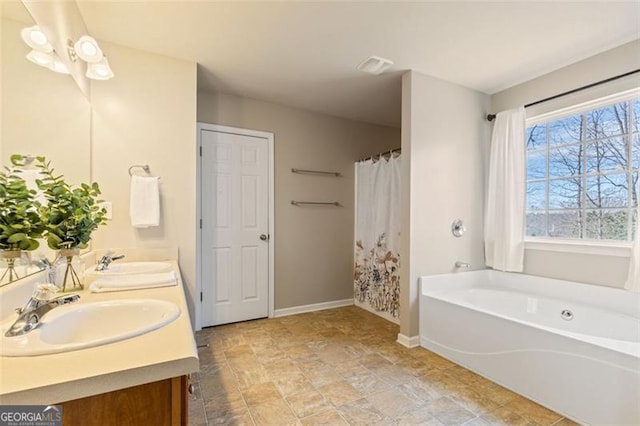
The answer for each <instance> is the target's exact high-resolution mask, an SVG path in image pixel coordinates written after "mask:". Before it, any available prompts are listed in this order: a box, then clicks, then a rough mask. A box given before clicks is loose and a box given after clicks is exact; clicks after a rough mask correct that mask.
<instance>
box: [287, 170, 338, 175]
mask: <svg viewBox="0 0 640 426" xmlns="http://www.w3.org/2000/svg"><path fill="white" fill-rule="evenodd" d="M291 173H300V174H311V175H331V176H335V177H340V176H342V175H341V174H340V172H323V171H322V170H305V169H291Z"/></svg>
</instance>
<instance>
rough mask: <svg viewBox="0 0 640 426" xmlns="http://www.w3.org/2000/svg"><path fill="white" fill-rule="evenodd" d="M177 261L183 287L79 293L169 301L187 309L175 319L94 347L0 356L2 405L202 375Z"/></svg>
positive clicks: (86, 298)
mask: <svg viewBox="0 0 640 426" xmlns="http://www.w3.org/2000/svg"><path fill="white" fill-rule="evenodd" d="M172 263H173V266H174V269H175V271H176V275H177V277H178V285H177V286H172V287H161V288H152V289H145V290H132V291H119V292H111V293H90V292H89V291H88V290H83V291H80V292H78V293H79V294H80V301H78V302H77V303H89V302H98V301H104V300H114V299H130V298H150V299H160V300H167V301H170V302H173V303H176V304H177V305H178V306H179V307H180V309H181V313H180V316H179V317H178V318H177V319H176V320H175V321H173V322H171V323H170V324H167V325H166V326H164V327H162V328H160V329H158V330H154V331H151V332H149V333H147V334H143V335H141V336H137V337H133V338H130V339H127V340H123V341H120V342H115V343H110V344H106V345H102V346H96V347H93V348H88V349H82V350H78V351H72V352H64V353H58V354H52V355H39V356H31V357H0V404H2V405H6V404H55V403H60V402H64V401H70V400H74V399H78V398H83V397H87V396H91V395H97V394H101V393H105V392H110V391H114V390H118V389H124V388H128V387H131V386H137V385H141V384H144V383H150V382H155V381H158V380H163V379H167V378H171V377H176V376H182V375H185V374H189V373H193V372H195V371H198V369H199V363H198V353H197V348H196V343H195V340H194V337H193V331H192V329H191V322H190V320H189V311H188V308H187V303H186V300H185V295H184V290H183V287H182V280H181V279H180V272H179V269H178V265H177V264H176V262H172ZM85 287H87V286H85ZM24 302H26V300H25V301H24Z"/></svg>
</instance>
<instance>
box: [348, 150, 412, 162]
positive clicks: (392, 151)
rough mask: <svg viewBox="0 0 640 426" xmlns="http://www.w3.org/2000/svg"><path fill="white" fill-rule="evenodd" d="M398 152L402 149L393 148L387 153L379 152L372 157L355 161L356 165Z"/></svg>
mask: <svg viewBox="0 0 640 426" xmlns="http://www.w3.org/2000/svg"><path fill="white" fill-rule="evenodd" d="M400 151H402V148H393V149H391V150H389V151H385V152H381V153H380V154H376V155H372V156H370V157H365V158H361V159H360V160H358V161H356V163H359V162H361V161H367V160H373V159H374V158H376V157H382V156H383V155H387V154H393V153H394V152H400Z"/></svg>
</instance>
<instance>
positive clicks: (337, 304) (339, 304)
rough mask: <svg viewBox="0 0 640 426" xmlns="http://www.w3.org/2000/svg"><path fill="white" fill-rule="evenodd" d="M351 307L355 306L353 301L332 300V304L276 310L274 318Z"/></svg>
mask: <svg viewBox="0 0 640 426" xmlns="http://www.w3.org/2000/svg"><path fill="white" fill-rule="evenodd" d="M351 305H353V299H342V300H332V301H331V302H322V303H314V304H311V305H302V306H292V307H291V308H282V309H276V310H275V312H274V317H276V318H278V317H286V316H287V315H295V314H304V313H305V312H315V311H323V310H325V309H332V308H342V307H343V306H351Z"/></svg>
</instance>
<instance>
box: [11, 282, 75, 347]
mask: <svg viewBox="0 0 640 426" xmlns="http://www.w3.org/2000/svg"><path fill="white" fill-rule="evenodd" d="M57 291H58V287H56V286H55V285H53V284H41V285H39V286H38V288H37V289H36V291H34V292H33V295H31V297H30V298H29V300H28V301H27V303H26V304H25V305H24V307H23V308H18V309H16V312H17V313H18V319H17V320H15V322H14V323H13V324H12V325H11V327H9V330H7V332H6V333H5V334H4V335H5V336H6V337H14V336H20V335H23V334H26V333H28V332H30V331H31V330H33V329H34V328H36V327H37V326H38V324H40V321H41V320H42V317H43V316H44V315H45V314H46V313H47V312H49V311H50V310H52V309H53V308H56V307H58V306H62V305H66V304H67V303H72V302H75V301H77V300H78V299H80V295H78V294H65V295H64V296H58V297H52V296H53V294H55V292H57Z"/></svg>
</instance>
